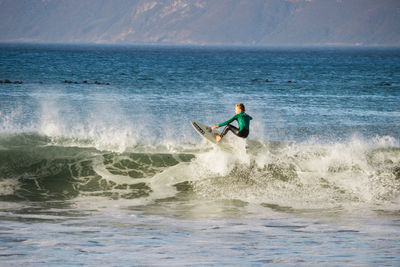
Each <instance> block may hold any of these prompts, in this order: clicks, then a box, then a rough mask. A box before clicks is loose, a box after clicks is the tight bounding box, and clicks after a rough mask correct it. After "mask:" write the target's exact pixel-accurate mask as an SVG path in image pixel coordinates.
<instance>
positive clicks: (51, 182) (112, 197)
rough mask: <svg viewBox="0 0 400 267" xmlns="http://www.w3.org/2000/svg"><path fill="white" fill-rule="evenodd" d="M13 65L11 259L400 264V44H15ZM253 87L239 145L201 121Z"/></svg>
mask: <svg viewBox="0 0 400 267" xmlns="http://www.w3.org/2000/svg"><path fill="white" fill-rule="evenodd" d="M5 80H9V81H11V83H8V82H7V83H6V82H5ZM0 81H1V83H0V265H1V266H13V265H15V266H55V265H57V266H78V265H87V266H98V265H102V266H137V265H140V266H143V265H144V266H185V265H201V266H203V265H229V266H231V265H233V266H264V265H282V266H321V265H323V266H342V265H350V266H377V265H380V266H396V265H399V264H400V233H399V230H400V144H399V142H400V104H399V103H400V50H399V49H397V48H239V47H157V46H106V45H28V44H3V45H1V46H0ZM16 81H20V82H22V83H14V82H16ZM239 102H241V103H244V104H245V105H246V111H247V113H248V114H250V115H251V116H252V117H253V120H252V121H251V129H250V135H249V137H248V139H247V140H243V139H238V138H236V137H234V136H232V134H228V135H227V136H226V139H227V141H228V142H229V143H230V144H232V145H233V146H234V152H233V153H227V152H224V151H221V150H220V149H218V148H217V147H214V146H213V145H211V144H210V143H208V142H206V141H205V140H202V138H201V137H200V136H199V135H197V133H196V132H195V131H194V130H193V128H192V127H191V125H190V123H189V121H190V120H195V121H199V122H201V123H204V124H208V125H213V124H216V123H220V122H222V121H225V120H227V119H228V118H230V117H231V116H233V115H234V105H235V104H236V103H239ZM246 146H247V147H248V149H247V152H246V149H245V147H246Z"/></svg>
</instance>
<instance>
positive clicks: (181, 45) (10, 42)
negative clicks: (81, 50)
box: [0, 41, 400, 49]
mask: <svg viewBox="0 0 400 267" xmlns="http://www.w3.org/2000/svg"><path fill="white" fill-rule="evenodd" d="M0 45H2V46H3V45H50V46H52V45H53V46H56V45H65V46H75V45H81V46H119V47H128V46H131V47H135V46H136V47H198V48H207V47H209V48H353V49H355V48H400V45H384V44H375V45H361V44H353V45H352V44H341V43H337V44H335V43H334V44H304V45H292V44H280V45H278V44H277V45H254V44H193V43H188V44H183V43H112V42H110V43H108V42H101V43H97V42H25V41H0Z"/></svg>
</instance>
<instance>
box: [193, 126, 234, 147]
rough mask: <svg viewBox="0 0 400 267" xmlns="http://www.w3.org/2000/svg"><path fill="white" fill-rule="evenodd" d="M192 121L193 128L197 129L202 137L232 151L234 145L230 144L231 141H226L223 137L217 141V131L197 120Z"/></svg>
mask: <svg viewBox="0 0 400 267" xmlns="http://www.w3.org/2000/svg"><path fill="white" fill-rule="evenodd" d="M190 123H191V124H192V126H193V128H194V129H195V130H196V132H197V133H198V134H199V135H200V136H201V137H203V138H204V139H206V140H207V141H209V142H210V143H213V144H214V145H216V146H218V147H219V148H221V149H222V150H224V151H227V152H232V147H231V146H230V145H229V143H228V142H227V141H226V139H224V138H223V139H222V140H221V141H220V142H217V140H216V139H215V136H214V134H215V133H217V132H216V131H213V130H212V129H211V127H209V126H206V125H204V124H201V123H199V122H197V121H190Z"/></svg>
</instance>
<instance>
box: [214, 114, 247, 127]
mask: <svg viewBox="0 0 400 267" xmlns="http://www.w3.org/2000/svg"><path fill="white" fill-rule="evenodd" d="M252 119H253V118H252V117H251V116H249V115H247V114H246V113H244V112H240V113H239V114H236V115H235V116H233V117H232V118H231V119H229V120H227V121H225V122H223V123H220V124H218V127H221V126H224V125H228V124H229V123H231V122H232V121H235V120H236V121H237V122H238V124H239V131H242V130H243V129H246V130H247V131H248V130H249V129H250V120H252Z"/></svg>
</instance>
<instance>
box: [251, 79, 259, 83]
mask: <svg viewBox="0 0 400 267" xmlns="http://www.w3.org/2000/svg"><path fill="white" fill-rule="evenodd" d="M251 81H252V82H253V83H255V82H259V81H260V79H252V80H251Z"/></svg>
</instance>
